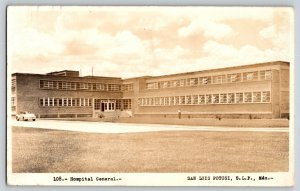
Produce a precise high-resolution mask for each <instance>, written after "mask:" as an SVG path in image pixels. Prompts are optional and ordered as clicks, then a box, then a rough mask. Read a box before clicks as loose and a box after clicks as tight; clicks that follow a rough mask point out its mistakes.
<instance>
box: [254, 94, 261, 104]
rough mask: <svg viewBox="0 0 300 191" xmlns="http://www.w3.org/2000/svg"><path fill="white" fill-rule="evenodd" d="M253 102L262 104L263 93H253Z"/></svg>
mask: <svg viewBox="0 0 300 191" xmlns="http://www.w3.org/2000/svg"><path fill="white" fill-rule="evenodd" d="M253 102H255V103H257V102H261V92H253Z"/></svg>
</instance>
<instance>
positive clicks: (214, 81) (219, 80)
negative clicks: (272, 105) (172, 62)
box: [146, 70, 272, 89]
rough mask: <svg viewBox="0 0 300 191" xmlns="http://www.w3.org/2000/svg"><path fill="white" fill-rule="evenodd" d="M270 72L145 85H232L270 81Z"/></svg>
mask: <svg viewBox="0 0 300 191" xmlns="http://www.w3.org/2000/svg"><path fill="white" fill-rule="evenodd" d="M271 79H272V71H271V70H263V71H254V72H244V73H233V74H226V75H225V74H224V75H217V76H205V77H195V78H186V79H179V80H172V81H162V82H152V83H147V84H146V89H159V88H174V87H184V86H198V85H207V84H222V83H234V82H245V81H253V80H271Z"/></svg>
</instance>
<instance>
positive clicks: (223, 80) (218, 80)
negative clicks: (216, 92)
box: [213, 75, 226, 84]
mask: <svg viewBox="0 0 300 191" xmlns="http://www.w3.org/2000/svg"><path fill="white" fill-rule="evenodd" d="M222 83H226V76H225V75H219V76H213V84H222Z"/></svg>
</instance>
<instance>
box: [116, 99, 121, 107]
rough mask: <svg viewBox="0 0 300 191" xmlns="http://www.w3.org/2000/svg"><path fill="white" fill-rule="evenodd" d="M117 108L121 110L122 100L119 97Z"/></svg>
mask: <svg viewBox="0 0 300 191" xmlns="http://www.w3.org/2000/svg"><path fill="white" fill-rule="evenodd" d="M116 109H117V110H120V109H121V100H120V99H117V100H116Z"/></svg>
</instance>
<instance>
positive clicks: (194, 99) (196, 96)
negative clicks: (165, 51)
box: [192, 95, 198, 105]
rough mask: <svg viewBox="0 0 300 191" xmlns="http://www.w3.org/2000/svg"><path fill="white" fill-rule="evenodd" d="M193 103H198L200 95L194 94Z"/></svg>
mask: <svg viewBox="0 0 300 191" xmlns="http://www.w3.org/2000/svg"><path fill="white" fill-rule="evenodd" d="M192 104H194V105H195V104H198V95H192Z"/></svg>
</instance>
